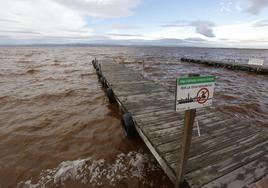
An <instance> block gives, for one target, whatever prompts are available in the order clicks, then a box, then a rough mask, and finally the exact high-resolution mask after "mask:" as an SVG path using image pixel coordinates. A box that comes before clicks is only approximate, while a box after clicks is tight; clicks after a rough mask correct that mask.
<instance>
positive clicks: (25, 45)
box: [0, 43, 268, 50]
mask: <svg viewBox="0 0 268 188" xmlns="http://www.w3.org/2000/svg"><path fill="white" fill-rule="evenodd" d="M0 47H1V48H2V47H130V48H131V47H143V48H152V47H153V48H195V49H227V50H268V48H247V47H245V48H242V47H241V48H238V47H230V48H229V47H209V46H204V47H200V46H177V45H152V44H148V45H145V44H143V45H129V44H83V43H79V44H72V43H68V44H0Z"/></svg>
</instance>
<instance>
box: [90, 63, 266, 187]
mask: <svg viewBox="0 0 268 188" xmlns="http://www.w3.org/2000/svg"><path fill="white" fill-rule="evenodd" d="M92 63H93V66H94V67H95V68H96V71H97V74H98V76H99V79H100V81H101V82H102V83H103V85H104V86H105V87H106V88H107V91H112V94H113V97H114V99H115V101H116V102H117V103H118V104H119V106H120V108H121V109H122V112H123V113H130V114H131V115H132V119H133V122H134V126H135V129H136V131H137V133H138V134H139V136H140V138H141V139H142V140H143V141H144V143H145V144H146V146H147V147H148V148H149V150H150V151H151V153H152V154H153V155H154V157H155V158H156V160H157V161H158V163H159V164H160V166H161V167H162V169H163V170H164V172H165V173H166V174H167V175H168V177H169V178H170V180H171V181H172V182H174V183H175V181H176V169H178V167H177V165H179V164H178V161H179V151H180V147H181V134H182V126H183V113H177V112H175V110H174V103H175V97H174V93H171V92H169V91H168V90H167V89H165V88H164V87H162V86H161V85H159V84H157V83H154V82H153V81H149V80H146V79H144V78H143V77H142V75H140V74H139V73H137V72H135V71H133V70H131V69H129V68H127V67H125V66H124V65H123V64H118V63H115V62H113V61H112V60H102V61H100V62H98V61H97V60H93V61H92ZM174 84H175V81H174ZM107 94H108V96H109V97H111V95H110V94H111V93H107ZM196 113H197V116H196V119H197V120H198V123H199V127H200V132H201V136H198V134H197V128H196V126H195V127H194V129H193V137H192V144H191V147H190V154H189V159H188V163H187V172H186V176H185V179H186V181H187V182H188V184H189V185H190V186H191V187H194V188H195V187H207V188H212V187H235V188H239V187H243V186H246V185H249V184H251V183H253V182H255V181H257V180H259V179H261V178H263V177H264V176H265V175H266V174H268V132H267V131H266V130H265V129H262V128H260V127H257V126H256V125H254V124H253V125H251V124H247V123H244V122H241V121H240V120H238V119H236V118H235V117H231V116H229V115H226V114H223V113H221V112H218V111H215V110H214V109H212V108H210V109H200V110H197V112H196Z"/></svg>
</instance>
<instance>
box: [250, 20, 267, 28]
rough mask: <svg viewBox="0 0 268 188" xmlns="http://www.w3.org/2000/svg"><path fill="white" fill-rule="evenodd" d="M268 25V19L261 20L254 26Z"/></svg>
mask: <svg viewBox="0 0 268 188" xmlns="http://www.w3.org/2000/svg"><path fill="white" fill-rule="evenodd" d="M267 26H268V19H267V20H261V21H258V22H256V23H254V24H253V27H267Z"/></svg>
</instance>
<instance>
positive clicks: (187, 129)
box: [175, 109, 196, 188]
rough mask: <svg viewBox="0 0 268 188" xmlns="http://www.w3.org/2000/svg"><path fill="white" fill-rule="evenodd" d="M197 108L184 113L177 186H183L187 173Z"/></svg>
mask: <svg viewBox="0 0 268 188" xmlns="http://www.w3.org/2000/svg"><path fill="white" fill-rule="evenodd" d="M195 114H196V109H191V110H186V111H185V114H184V125H183V128H182V140H181V150H180V155H179V163H178V170H177V177H176V184H175V188H182V187H183V182H184V175H185V173H186V166H187V160H188V155H189V150H190V146H191V141H192V132H193V126H194V119H195Z"/></svg>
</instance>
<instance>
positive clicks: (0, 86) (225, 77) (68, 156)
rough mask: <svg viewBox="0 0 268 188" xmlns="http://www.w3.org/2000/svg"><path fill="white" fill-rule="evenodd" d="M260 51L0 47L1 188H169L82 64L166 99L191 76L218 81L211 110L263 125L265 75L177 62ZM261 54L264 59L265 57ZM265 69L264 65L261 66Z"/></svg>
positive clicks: (266, 105) (266, 108)
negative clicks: (139, 83)
mask: <svg viewBox="0 0 268 188" xmlns="http://www.w3.org/2000/svg"><path fill="white" fill-rule="evenodd" d="M267 52H268V51H267V50H266V51H265V50H262V51H258V50H252V51H248V50H242V51H239V50H233V49H230V50H223V49H198V48H193V49H191V48H160V47H155V48H148V47H147V48H143V47H82V48H78V47H28V48H19V47H18V48H0V59H1V61H0V68H1V72H0V78H1V79H0V151H1V152H0V187H1V186H2V187H15V186H16V185H18V187H24V186H25V187H31V186H32V187H36V186H37V187H38V186H41V185H46V186H47V187H56V186H59V185H65V186H66V187H74V186H75V187H98V186H99V187H107V186H108V187H109V186H110V187H113V186H114V187H154V186H155V185H158V187H172V184H171V183H170V182H169V180H168V178H167V177H166V176H165V174H164V173H163V172H162V170H161V169H160V168H159V166H158V165H157V163H156V161H154V160H153V158H152V156H151V154H150V153H149V152H148V150H147V149H146V147H145V146H144V144H143V143H142V141H140V140H135V141H129V140H127V139H126V138H125V137H124V136H123V134H122V132H121V125H120V110H119V109H118V108H117V106H116V105H110V104H109V103H108V101H107V99H106V98H105V94H104V92H103V90H102V88H101V85H100V84H99V83H98V81H97V77H96V75H95V72H94V70H93V67H92V66H91V63H90V60H91V59H93V58H94V57H97V58H114V59H116V60H118V61H119V60H120V59H121V60H122V59H125V60H127V61H129V60H133V59H134V60H136V62H135V63H128V64H127V66H129V67H131V68H133V69H135V70H137V71H140V72H141V73H142V72H143V71H142V63H141V61H142V60H144V62H145V64H144V65H145V68H144V75H145V76H146V77H147V78H148V79H151V80H154V81H156V82H159V83H161V84H162V85H164V86H165V87H167V88H168V89H169V90H171V91H174V86H175V85H174V84H175V78H176V77H177V76H179V75H185V74H188V73H190V72H194V73H200V74H202V75H206V74H212V75H216V76H217V82H216V88H215V100H214V106H216V107H217V108H218V109H219V110H221V111H223V112H225V113H229V114H232V115H235V116H237V117H238V118H240V119H241V121H244V122H250V123H252V124H253V125H256V126H258V125H262V126H267V125H268V122H267V121H268V115H267V114H268V93H267V91H268V82H267V77H266V76H261V75H254V74H248V73H244V72H237V71H229V70H225V69H221V68H219V69H216V68H212V67H204V66H200V65H193V64H186V63H181V62H180V61H179V58H180V57H181V56H185V55H187V56H189V55H191V56H192V57H201V56H207V57H208V58H216V59H217V58H219V59H227V58H228V59H231V58H233V59H237V60H239V61H241V62H243V61H244V60H245V59H246V58H247V57H250V56H254V55H255V56H261V57H264V58H266V60H267V59H268V58H267V54H268V53H267ZM265 55H266V56H265ZM266 62H267V61H266Z"/></svg>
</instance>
